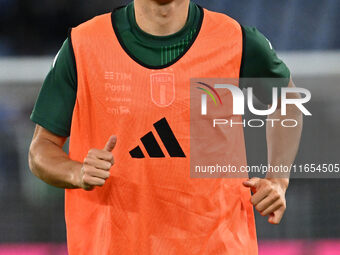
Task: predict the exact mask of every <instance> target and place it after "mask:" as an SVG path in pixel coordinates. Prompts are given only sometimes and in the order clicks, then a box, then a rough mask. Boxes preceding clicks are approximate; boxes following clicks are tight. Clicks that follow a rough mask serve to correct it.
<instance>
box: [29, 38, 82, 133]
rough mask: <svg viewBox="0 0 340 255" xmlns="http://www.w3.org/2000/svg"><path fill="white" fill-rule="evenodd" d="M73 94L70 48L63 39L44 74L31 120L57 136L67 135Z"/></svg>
mask: <svg viewBox="0 0 340 255" xmlns="http://www.w3.org/2000/svg"><path fill="white" fill-rule="evenodd" d="M76 94H77V76H76V67H75V61H74V55H73V49H72V44H71V41H70V39H66V40H65V42H64V44H63V45H62V47H61V49H60V51H59V52H58V54H57V56H56V57H55V59H54V62H53V65H52V67H51V70H50V71H49V73H48V75H47V76H46V78H45V81H44V83H43V86H42V88H41V90H40V92H39V96H38V99H37V101H36V103H35V106H34V108H33V112H32V114H31V120H32V121H33V122H35V123H36V124H39V125H40V126H42V127H44V128H46V129H47V130H49V131H50V132H52V133H54V134H56V135H58V136H63V137H67V136H69V135H70V129H71V120H72V114H73V108H74V104H75V100H76Z"/></svg>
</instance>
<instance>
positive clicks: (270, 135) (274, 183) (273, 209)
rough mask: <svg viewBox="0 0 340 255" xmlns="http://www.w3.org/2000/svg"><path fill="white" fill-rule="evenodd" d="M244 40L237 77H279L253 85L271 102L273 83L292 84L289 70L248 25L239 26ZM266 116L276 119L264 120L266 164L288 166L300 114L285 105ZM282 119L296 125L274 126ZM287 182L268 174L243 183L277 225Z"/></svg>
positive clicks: (297, 135) (294, 148)
mask: <svg viewBox="0 0 340 255" xmlns="http://www.w3.org/2000/svg"><path fill="white" fill-rule="evenodd" d="M243 33H244V37H245V39H246V40H245V41H246V42H247V43H246V45H244V51H245V53H244V58H243V59H244V63H243V70H242V73H241V78H242V77H243V78H250V77H252V78H280V80H278V81H279V82H276V83H275V84H273V82H272V80H269V79H261V80H260V82H259V83H258V84H256V86H257V87H254V88H253V89H254V94H255V96H256V97H257V98H258V99H260V101H262V103H264V104H267V105H268V104H270V103H271V101H272V88H273V86H276V87H279V88H278V91H279V92H280V87H287V86H289V87H294V84H293V82H292V80H291V79H290V72H289V69H288V68H287V66H286V65H285V64H284V63H283V62H282V60H280V59H279V58H278V57H277V55H276V53H275V51H274V50H273V48H272V45H271V44H270V42H269V41H268V40H267V38H265V37H264V36H263V35H262V34H261V33H260V32H259V31H258V30H256V29H255V28H250V27H243ZM299 97H300V95H299V94H294V93H290V94H287V98H299ZM268 119H276V120H278V121H277V122H275V123H276V125H274V126H272V122H271V121H267V127H266V135H267V150H268V164H269V165H271V166H280V165H282V166H289V167H290V165H291V164H292V163H293V161H294V159H295V156H296V153H297V150H298V146H299V142H300V136H301V130H302V114H301V112H300V111H298V109H296V108H295V106H292V105H288V106H287V115H286V116H282V115H281V110H280V107H278V109H277V110H276V111H275V112H274V113H273V114H271V115H270V116H268ZM283 119H295V120H296V121H297V123H298V125H297V126H296V127H294V128H284V127H282V126H281V125H277V123H280V122H281V120H283ZM288 184H289V174H286V175H285V176H283V174H282V173H277V174H272V173H268V174H267V176H266V178H265V179H260V178H252V179H250V180H249V181H246V182H244V185H245V186H246V187H249V188H251V190H252V191H253V193H254V194H253V196H252V198H251V202H252V204H253V205H254V206H255V208H256V209H257V211H259V212H260V213H261V215H263V216H269V218H268V221H269V222H270V223H272V224H278V223H279V222H280V221H281V219H282V217H283V214H284V212H285V210H286V199H285V193H286V190H287V188H288Z"/></svg>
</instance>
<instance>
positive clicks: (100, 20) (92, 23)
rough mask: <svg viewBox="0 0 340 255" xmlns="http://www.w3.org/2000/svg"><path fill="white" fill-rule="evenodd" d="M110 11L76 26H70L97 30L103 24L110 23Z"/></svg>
mask: <svg viewBox="0 0 340 255" xmlns="http://www.w3.org/2000/svg"><path fill="white" fill-rule="evenodd" d="M111 14H112V13H111V12H109V13H104V14H101V15H97V16H95V17H93V18H91V19H89V20H87V21H85V22H83V23H81V24H79V25H78V26H76V27H74V28H72V29H74V30H77V31H83V30H98V29H99V28H100V27H101V26H103V24H105V23H110V24H111Z"/></svg>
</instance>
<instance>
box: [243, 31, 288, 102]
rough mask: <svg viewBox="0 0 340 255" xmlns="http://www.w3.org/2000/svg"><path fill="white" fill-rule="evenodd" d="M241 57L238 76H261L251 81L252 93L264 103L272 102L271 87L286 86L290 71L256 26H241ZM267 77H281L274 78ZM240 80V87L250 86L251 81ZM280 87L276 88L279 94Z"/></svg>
mask: <svg viewBox="0 0 340 255" xmlns="http://www.w3.org/2000/svg"><path fill="white" fill-rule="evenodd" d="M242 32H243V57H242V65H241V71H240V78H261V79H254V80H255V81H254V82H252V84H253V85H252V87H253V92H254V95H255V96H256V97H257V98H258V99H259V100H260V101H261V102H262V103H264V104H270V103H271V102H272V88H273V87H277V88H280V87H287V86H288V84H289V80H290V71H289V69H288V67H287V66H286V65H285V63H284V62H283V61H282V60H281V59H279V58H278V56H277V55H276V52H275V51H274V49H273V47H272V45H271V43H270V42H269V40H268V39H267V38H266V37H265V36H264V35H263V34H261V33H260V32H259V31H258V30H257V29H256V28H253V27H247V26H242ZM268 78H281V79H279V80H275V82H273V79H268ZM246 81H247V80H245V81H242V80H241V82H240V87H241V88H246V87H248V86H251V82H249V80H248V82H246ZM280 91H281V90H280V89H278V92H279V96H280Z"/></svg>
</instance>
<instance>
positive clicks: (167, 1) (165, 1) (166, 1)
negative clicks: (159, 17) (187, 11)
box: [153, 0, 184, 4]
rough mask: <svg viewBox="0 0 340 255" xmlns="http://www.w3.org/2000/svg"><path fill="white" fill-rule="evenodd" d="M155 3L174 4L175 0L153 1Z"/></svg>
mask: <svg viewBox="0 0 340 255" xmlns="http://www.w3.org/2000/svg"><path fill="white" fill-rule="evenodd" d="M153 1H155V2H157V3H158V4H169V3H171V2H174V1H175V0H153ZM177 1H178V0H177ZM181 1H184V0H181Z"/></svg>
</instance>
